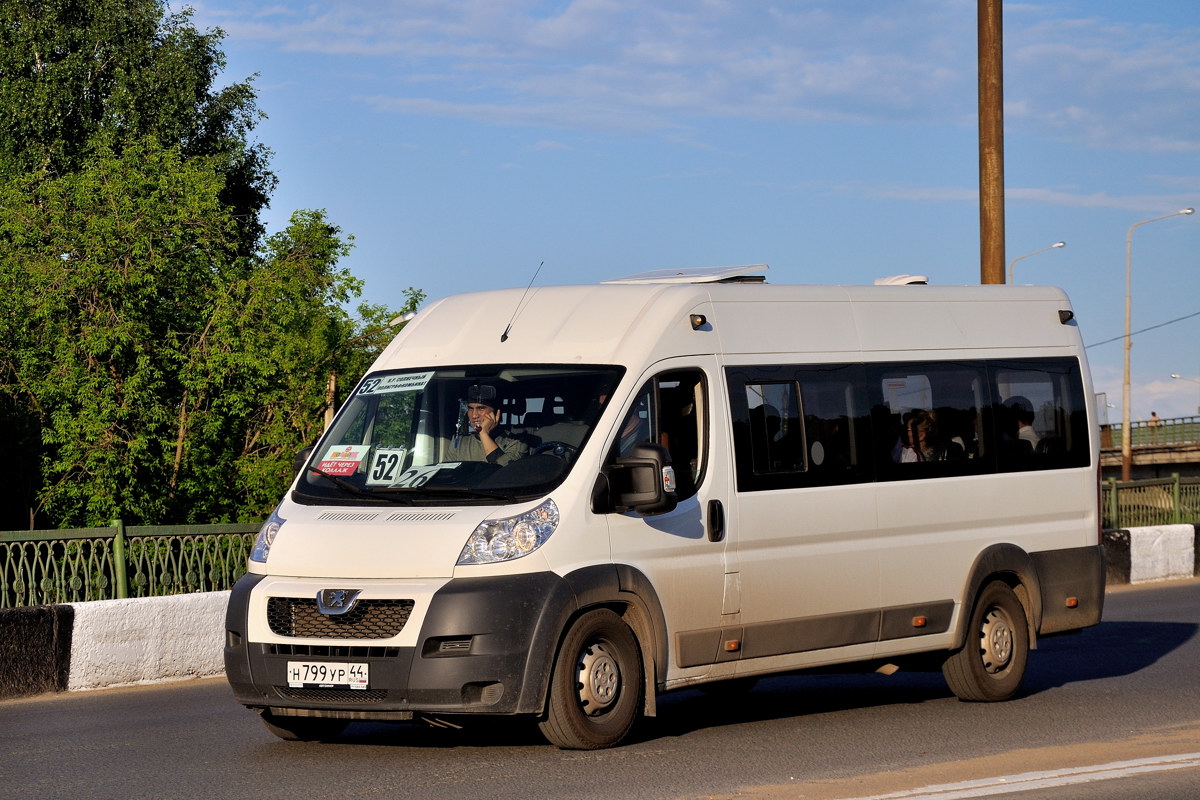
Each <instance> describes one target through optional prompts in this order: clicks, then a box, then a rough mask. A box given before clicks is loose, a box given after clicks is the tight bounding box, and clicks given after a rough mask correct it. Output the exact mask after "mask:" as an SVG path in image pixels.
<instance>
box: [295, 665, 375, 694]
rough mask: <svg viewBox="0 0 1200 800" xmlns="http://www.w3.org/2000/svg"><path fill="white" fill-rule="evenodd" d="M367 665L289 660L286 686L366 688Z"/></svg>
mask: <svg viewBox="0 0 1200 800" xmlns="http://www.w3.org/2000/svg"><path fill="white" fill-rule="evenodd" d="M367 666H368V665H367V664H358V663H331V662H324V661H289V662H287V681H288V686H290V687H292V688H294V689H366V688H367V685H368V670H367Z"/></svg>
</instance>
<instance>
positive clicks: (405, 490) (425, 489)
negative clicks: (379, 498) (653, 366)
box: [382, 485, 516, 503]
mask: <svg viewBox="0 0 1200 800" xmlns="http://www.w3.org/2000/svg"><path fill="white" fill-rule="evenodd" d="M382 491H384V492H388V493H391V492H395V493H397V494H414V495H429V494H438V495H455V496H460V497H478V498H483V499H487V500H505V501H508V502H510V503H511V502H513V501H514V500H515V499H516V496H515V495H513V494H501V493H500V492H484V491H480V490H478V489H472V488H470V487H467V486H429V485H425V486H391V487H389V488H387V489H384V490H382Z"/></svg>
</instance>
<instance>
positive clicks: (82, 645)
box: [67, 592, 229, 691]
mask: <svg viewBox="0 0 1200 800" xmlns="http://www.w3.org/2000/svg"><path fill="white" fill-rule="evenodd" d="M228 603H229V592H203V593H200V594H180V595H172V596H170V597H156V598H148V599H135V600H96V601H94V602H90V603H76V604H74V609H75V626H74V632H73V634H72V637H71V669H70V676H69V678H68V680H67V689H68V690H71V691H76V690H79V689H99V688H102V687H109V686H127V685H130V684H137V683H157V682H159V681H170V680H180V679H183V678H203V677H210V676H213V675H220V674H222V673H223V672H224V671H225V664H224V660H223V657H222V649H223V647H224V634H225V606H226V605H227V604H228Z"/></svg>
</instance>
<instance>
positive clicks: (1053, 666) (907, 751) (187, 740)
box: [0, 581, 1200, 800]
mask: <svg viewBox="0 0 1200 800" xmlns="http://www.w3.org/2000/svg"><path fill="white" fill-rule="evenodd" d="M1198 625H1200V581H1187V582H1182V583H1176V584H1170V585H1155V586H1150V587H1138V588H1120V589H1118V590H1116V591H1113V592H1110V594H1109V596H1108V599H1107V604H1106V609H1105V617H1104V621H1103V622H1102V623H1101V624H1100V625H1099V626H1097V627H1095V628H1093V629H1090V630H1088V631H1086V632H1084V633H1083V634H1080V635H1077V636H1069V637H1063V638H1057V639H1049V640H1044V641H1043V642H1042V646H1041V648H1040V649H1039V650H1037V651H1036V652H1035V653H1033V654H1032V655H1031V658H1030V666H1029V671H1028V674H1027V678H1026V683H1025V691H1024V693H1023V694H1022V696H1020V697H1018V698H1017V699H1015V700H1012V701H1009V702H1007V703H999V704H972V703H962V702H959V701H958V700H956V699H955V698H954V697H953V695H951V694H950V692H949V691H948V690H947V689H946V686H945V684H944V683H943V681H942V679H941V676H940V674H920V673H907V674H906V673H903V672H901V673H897V674H895V675H893V676H890V677H885V676H881V675H815V676H791V677H782V678H773V679H770V680H766V681H763V682H761V683H760V684H759V686H758V687H757V688H756V689H755V690H754V691H752V692H750V693H749V694H747V695H744V696H742V697H740V698H738V699H736V700H732V701H730V700H719V699H715V698H712V697H709V696H706V695H703V694H701V693H699V692H697V691H686V692H679V693H675V694H671V695H667V696H664V697H662V698H660V701H659V716H658V717H657V718H655V719H653V720H648V721H647V722H646V723H645V724H644V725H643V726H642V727H641V728H640V729H639V730H638V732H637V735H635V736H634V737H633V739H632V740H631V741H630V743H628V744H626V745H625V746H622V747H619V748H616V749H613V750H604V751H596V752H566V751H560V750H557V749H555V748H553V747H551V746H549V745H547V744H546V743H545V742H544V740H542V739H541V737H540V736H539V735H538V733H537V731H536V728H534V727H533V726H531V725H528V724H521V723H513V722H494V723H482V724H478V725H472V726H471V727H469V728H464V729H453V728H437V727H430V726H428V725H425V724H405V725H398V726H389V725H377V724H356V725H352V726H351V727H350V728H348V729H347V732H346V734H345V735H343V736H342V737H341V738H340V739H339V740H338V741H336V742H334V743H330V744H306V743H289V742H283V741H279V740H277V739H275V738H274V737H273V736H272V735H271V734H270V733H268V732H267V730H266V729H265V728H264V727H263V726H262V724H261V723H260V722H259V721H258V720H257V718H256V716H255V715H254V714H253V713H252V712H250V711H247V710H245V709H243V708H241V707H240V706H238V705H237V704H236V703H234V702H233V700H232V695H231V694H230V692H229V690H228V688H227V687H226V685H225V683H224V681H223V680H219V679H218V680H203V681H187V682H182V683H177V684H169V685H159V686H153V687H133V688H125V689H111V690H105V691H99V692H83V693H73V694H64V695H48V696H42V697H37V698H27V699H21V700H10V701H5V702H0V798H10V797H11V798H23V799H26V798H27V799H30V800H41V799H43V798H45V799H46V800H52V799H53V798H72V800H74V798H78V797H87V798H114V800H115V799H116V798H143V797H144V798H154V799H155V800H172V799H173V798H188V799H191V798H233V797H238V798H249V799H251V800H273V799H274V798H288V799H289V800H324V799H325V798H328V799H329V800H351V799H357V798H364V799H371V800H373V799H374V798H385V797H386V798H410V797H413V798H415V797H421V798H437V799H438V800H457V799H458V798H464V799H469V800H480V799H481V798H487V799H488V800H492V799H493V798H495V799H500V798H514V799H517V798H519V800H528V798H534V797H537V798H541V797H545V798H581V799H582V798H586V799H587V800H597V799H598V798H621V800H640V799H641V798H645V799H647V800H675V799H679V800H683V799H684V798H687V799H688V800H696V799H698V798H721V799H724V798H747V799H748V800H785V799H786V800H831V799H832V798H864V797H876V798H880V797H887V798H889V799H890V798H904V800H915V799H916V798H938V799H939V800H951V798H957V797H1001V796H1005V797H1014V798H1016V797H1019V798H1026V799H1028V798H1055V800H1071V799H1072V798H1084V797H1086V798H1088V799H1089V800H1096V798H1108V797H1112V798H1118V797H1120V798H1127V797H1134V796H1140V797H1156V798H1176V797H1178V798H1185V797H1196V796H1197V794H1198V793H1200V790H1198V789H1197V788H1196V787H1197V786H1200V642H1198V640H1197V637H1196V631H1197V627H1198ZM1189 755H1191V756H1195V758H1193V759H1192V760H1191V761H1188V759H1187V757H1188V756H1189ZM1097 765H1108V766H1107V767H1106V770H1105V771H1098V770H1097V769H1096V767H1097ZM1112 765H1116V766H1112ZM1122 765H1124V766H1122ZM1130 765H1134V766H1130ZM1137 765H1141V769H1140V771H1131V770H1134V769H1135V767H1136V766H1137ZM1046 781H1051V783H1049V784H1046V783H1045V782H1046ZM972 792H974V793H972ZM1006 792H1007V794H1006Z"/></svg>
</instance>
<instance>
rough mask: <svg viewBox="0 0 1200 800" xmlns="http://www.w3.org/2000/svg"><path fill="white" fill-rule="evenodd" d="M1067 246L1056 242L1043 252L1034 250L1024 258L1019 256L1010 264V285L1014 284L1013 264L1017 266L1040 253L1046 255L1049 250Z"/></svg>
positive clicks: (1042, 250)
mask: <svg viewBox="0 0 1200 800" xmlns="http://www.w3.org/2000/svg"><path fill="white" fill-rule="evenodd" d="M1066 246H1067V243H1066V242H1055V243H1054V244H1052V245H1050V246H1049V247H1043V248H1042V249H1041V250H1034V251H1033V252H1032V253H1026V254H1025V255H1023V256H1017V257H1016V258H1014V259H1013V260H1012V261H1010V262H1008V282H1009V283H1012V282H1013V264H1016V263H1017V262H1018V261H1020V260H1021V259H1023V258H1029V257H1030V256H1036V255H1037V254H1038V253H1044V252H1046V251H1047V250H1053V249H1055V248H1057V247H1066Z"/></svg>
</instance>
